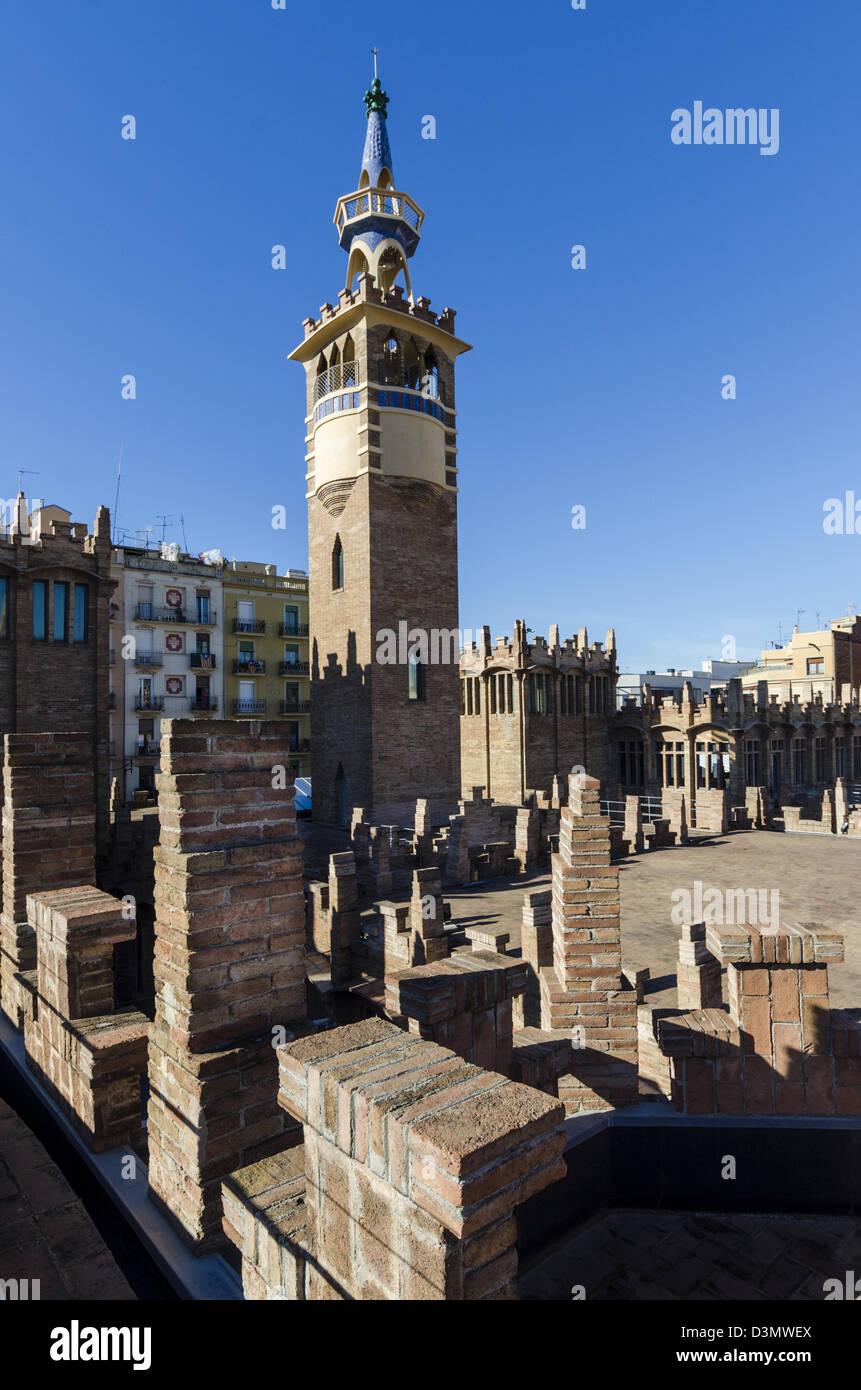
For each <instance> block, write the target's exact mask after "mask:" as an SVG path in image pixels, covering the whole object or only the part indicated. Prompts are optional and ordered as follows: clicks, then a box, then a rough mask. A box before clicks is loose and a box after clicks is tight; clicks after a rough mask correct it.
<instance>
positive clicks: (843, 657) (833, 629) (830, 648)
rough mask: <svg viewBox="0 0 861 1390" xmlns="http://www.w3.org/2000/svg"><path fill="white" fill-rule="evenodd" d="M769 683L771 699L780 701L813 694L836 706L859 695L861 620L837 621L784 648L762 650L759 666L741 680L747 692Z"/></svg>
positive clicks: (802, 635) (794, 636)
mask: <svg viewBox="0 0 861 1390" xmlns="http://www.w3.org/2000/svg"><path fill="white" fill-rule="evenodd" d="M763 680H764V681H767V683H768V693H769V696H772V695H776V696H777V698H778V700H779V701H780V702H781V703H783V702H784V701H786V700H794V699H795V698H796V696H797V697H798V699H799V700H800V701H801V702H802V703H804V702H805V701H807V700H813V699H815V697H816V696H819V697H820V698H821V699H822V703H823V704H825V705H828V704H839V703H841V702H845V701H848V700H849V699H858V697H859V693H861V617H856V616H850V617H847V618H835V619H834V621H833V622H831V623H829V625H828V627H825V628H821V629H819V630H818V631H816V632H799V630H798V628H797V627H796V628H795V630H794V632H793V634H792V637H791V638H790V640H789V641H788V642H787V643H786V645H785V646H782V647H774V648H771V649H768V650H766V651H763V652H762V653H761V655H760V661H759V664H758V665H757V666H754V667H751V668H749V669H748V670H747V671H746V672H745V673H744V675H743V676H742V686H743V688H744V689H745V691H748V692H752V691H755V690H756V687H757V682H758V681H763Z"/></svg>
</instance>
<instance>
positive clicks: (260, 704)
mask: <svg viewBox="0 0 861 1390" xmlns="http://www.w3.org/2000/svg"><path fill="white" fill-rule="evenodd" d="M233 713H234V714H265V713H266V701H265V700H234V701H233Z"/></svg>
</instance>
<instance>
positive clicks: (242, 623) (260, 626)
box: [233, 618, 266, 637]
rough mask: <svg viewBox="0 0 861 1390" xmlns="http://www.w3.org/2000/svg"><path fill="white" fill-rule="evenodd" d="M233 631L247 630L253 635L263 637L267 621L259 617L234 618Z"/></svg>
mask: <svg viewBox="0 0 861 1390" xmlns="http://www.w3.org/2000/svg"><path fill="white" fill-rule="evenodd" d="M233 631H234V632H247V633H250V634H251V635H252V636H253V635H255V634H256V635H257V636H260V637H262V636H263V634H264V633H265V632H266V623H265V622H264V621H263V620H262V619H258V618H234V619H233Z"/></svg>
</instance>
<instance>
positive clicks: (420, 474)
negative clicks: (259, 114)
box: [291, 78, 469, 828]
mask: <svg viewBox="0 0 861 1390" xmlns="http://www.w3.org/2000/svg"><path fill="white" fill-rule="evenodd" d="M365 102H366V105H367V108H368V111H367V135H366V139H365V148H364V153H363V156H362V166H361V171H360V174H359V180H358V188H357V189H356V190H355V191H354V192H352V193H349V194H347V195H346V196H344V197H342V198H340V199H339V201H338V205H337V209H336V211H335V226H336V229H337V233H338V238H339V242H340V246H341V248H342V250H343V251H344V253H345V254H346V257H347V277H346V286H345V288H344V289H343V290H341V292H340V294H339V295H338V302H337V304H336V305H335V306H333V305H332V304H324V305H323V306H322V308H321V310H320V317H319V318H318V319H314V318H308V319H306V320H305V324H304V328H305V337H304V340H303V342H302V343H301V344H300V346H299V347H297V348H296V349H295V351H294V352H293V353H291V358H292V360H293V361H296V362H301V363H302V364H303V366H304V367H305V372H306V376H307V402H308V404H307V418H306V435H307V438H306V446H307V453H306V462H307V497H308V534H309V557H310V558H309V576H310V584H309V597H310V615H311V747H312V761H311V777H312V782H313V786H314V818H315V820H317V821H319V822H321V823H323V824H328V825H333V826H339V827H341V828H346V827H348V826H349V825H350V822H351V819H352V815H353V811H354V809H355V808H356V807H361V808H363V809H364V810H365V812H366V814H367V815H368V817H369V818H370V819H372V820H374V821H376V822H378V823H386V824H389V823H406V822H407V820H408V819H409V818H410V817H411V816H412V815H413V813H414V811H415V803H416V801H417V799H418V798H419V797H424V798H426V799H427V800H428V802H429V803H430V806H431V810H432V813H433V814H435V815H437V814H441V815H448V814H450V813H451V812H452V811H454V810H455V809H456V805H457V801H458V798H459V796H460V790H461V787H460V740H459V732H458V712H459V704H458V701H459V676H458V660H459V642H458V636H457V630H458V587H457V586H458V572H457V480H458V470H457V413H456V410H455V363H456V361H457V358H458V357H459V356H460V355H461V353H463V352H467V351H468V350H469V345H468V344H467V343H465V342H463V341H462V340H461V339H460V338H458V337H457V336H456V334H455V331H454V319H455V315H454V311H453V310H452V309H444V310H443V312H442V313H441V314H439V315H438V314H435V313H432V312H431V308H430V300H428V299H424V298H416V297H415V296H414V294H413V288H412V279H411V275H410V268H409V262H410V260H411V259H412V257H413V255H414V254H415V252H416V249H417V247H418V245H419V239H420V236H421V231H422V225H423V222H424V213H423V212H422V210H421V208H420V207H419V206H418V204H417V203H416V202H415V201H414V200H413V199H412V198H411V197H410V196H409V194H407V193H403V192H400V191H398V190H397V188H396V184H395V179H394V172H393V164H392V153H391V147H390V143H389V136H388V130H387V113H386V107H387V104H388V97H387V96H386V93H385V92H384V91H383V89H382V85H381V83H380V81H379V78H377V79H375V80H374V83H373V86H372V87H371V89H370V91H369V92H368V93H367V95H366V97H365ZM402 282H405V283H402ZM412 633H416V634H420V633H426V634H428V635H429V638H430V635H431V634H433V633H437V634H442V636H441V637H438V638H437V642H438V643H444V644H445V650H444V651H442V652H440V651H439V648H438V647H437V650H434V651H428V650H421V648H420V644H419V642H418V641H417V639H416V638H414V637H412V636H411V635H410V634H412ZM387 634H393V635H394V640H393V641H390V642H389V644H388V650H381V648H382V647H383V646H384V645H385V643H386V635H387ZM398 639H399V640H398Z"/></svg>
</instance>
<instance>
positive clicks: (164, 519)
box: [156, 512, 173, 545]
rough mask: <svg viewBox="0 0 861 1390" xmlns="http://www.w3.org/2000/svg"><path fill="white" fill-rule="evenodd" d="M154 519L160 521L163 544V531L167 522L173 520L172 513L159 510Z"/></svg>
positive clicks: (162, 541)
mask: <svg viewBox="0 0 861 1390" xmlns="http://www.w3.org/2000/svg"><path fill="white" fill-rule="evenodd" d="M156 521H160V522H161V543H162V545H164V533H165V531H166V530H167V523H168V522H169V521H173V513H172V512H170V513H168V514H165V513H164V512H159V513H158V515H157V516H156Z"/></svg>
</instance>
